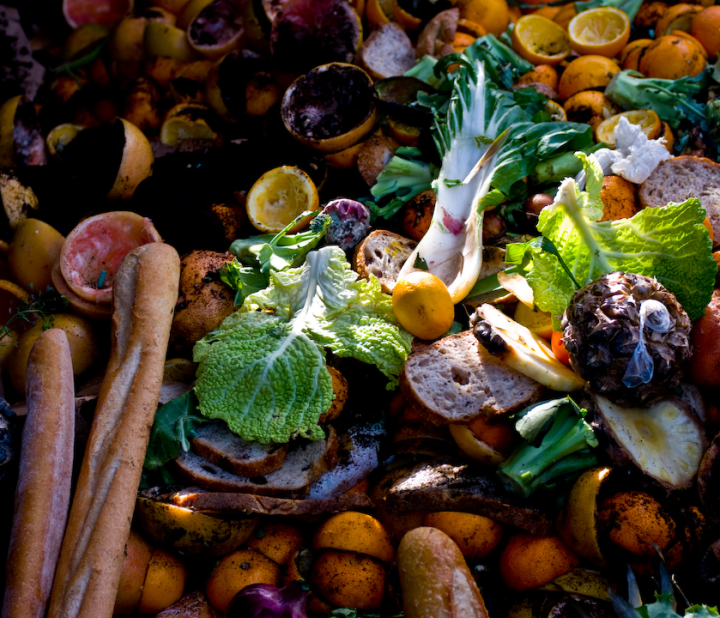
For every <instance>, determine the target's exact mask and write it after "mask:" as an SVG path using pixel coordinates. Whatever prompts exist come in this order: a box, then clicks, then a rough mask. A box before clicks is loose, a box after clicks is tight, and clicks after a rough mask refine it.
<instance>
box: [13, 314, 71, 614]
mask: <svg viewBox="0 0 720 618" xmlns="http://www.w3.org/2000/svg"><path fill="white" fill-rule="evenodd" d="M26 394H27V405H28V414H27V420H26V421H25V428H24V430H23V438H22V451H21V456H20V474H19V477H18V485H17V491H16V497H15V515H14V518H13V527H12V532H11V536H10V551H9V552H8V560H7V578H6V583H5V599H4V603H3V610H2V616H3V618H43V616H45V609H46V607H47V602H48V599H49V598H50V591H51V590H52V584H53V575H54V574H55V566H56V565H57V560H58V555H59V554H60V545H61V543H62V540H63V534H64V533H65V523H66V522H67V513H68V505H69V504H70V482H71V479H72V467H73V446H74V439H75V393H74V385H73V368H72V358H71V357H70V346H69V345H68V340H67V336H66V335H65V332H64V331H62V330H60V329H57V328H51V329H50V330H46V331H45V332H44V333H42V334H41V335H40V336H39V337H38V339H37V341H36V342H35V345H33V348H32V350H31V352H30V357H29V358H28V365H27V387H26Z"/></svg>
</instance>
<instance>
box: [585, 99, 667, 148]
mask: <svg viewBox="0 0 720 618" xmlns="http://www.w3.org/2000/svg"><path fill="white" fill-rule="evenodd" d="M620 118H625V119H626V120H627V121H628V122H629V123H630V124H636V125H640V128H641V129H642V132H643V133H644V134H645V135H647V138H648V139H655V138H656V137H658V136H659V135H660V132H661V131H662V122H660V117H659V116H658V115H657V114H656V113H655V112H654V111H653V110H651V109H635V110H631V111H629V112H621V113H620V114H615V115H614V116H612V117H610V118H608V119H607V120H604V121H603V122H601V123H600V124H599V125H598V128H597V129H596V133H595V134H596V137H597V141H599V142H605V143H606V144H607V145H608V146H609V147H610V148H615V127H616V126H617V124H618V122H620Z"/></svg>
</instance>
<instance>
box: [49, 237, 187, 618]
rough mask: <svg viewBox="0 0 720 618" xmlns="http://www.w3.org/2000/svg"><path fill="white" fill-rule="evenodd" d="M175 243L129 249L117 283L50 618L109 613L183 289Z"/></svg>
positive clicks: (92, 617) (103, 617) (100, 616)
mask: <svg viewBox="0 0 720 618" xmlns="http://www.w3.org/2000/svg"><path fill="white" fill-rule="evenodd" d="M179 277H180V259H179V257H178V255H177V252H176V251H175V249H173V248H172V247H170V246H169V245H165V244H162V243H150V244H147V245H143V246H141V247H138V248H137V249H133V250H132V251H131V252H130V253H128V254H127V256H126V257H125V259H124V260H123V262H122V264H121V265H120V268H119V269H118V272H117V275H116V277H115V281H114V284H113V317H112V342H111V343H112V350H111V353H110V362H109V363H108V368H107V373H106V374H105V379H104V380H103V384H102V387H101V389H100V394H99V396H98V403H97V408H96V411H95V419H94V421H93V425H92V429H91V431H90V437H89V439H88V444H87V448H86V450H85V456H84V458H83V463H82V468H81V470H80V478H79V480H78V486H77V491H76V493H75V498H74V500H73V504H72V509H71V511H70V520H69V522H68V527H67V532H66V534H65V540H64V541H63V546H62V551H61V553H60V560H59V562H58V569H57V573H56V575H55V583H54V585H53V591H52V596H51V599H50V609H49V612H48V617H49V618H110V617H111V616H112V613H113V606H114V603H115V596H116V593H117V587H118V582H119V580H120V572H121V570H122V563H123V558H124V547H125V543H126V541H127V538H128V534H129V532H130V523H131V520H132V514H133V509H134V507H135V499H136V494H137V489H138V486H139V484H140V474H141V472H142V466H143V460H144V458H145V451H146V450H147V444H148V440H149V437H150V428H151V427H152V423H153V418H154V416H155V410H156V409H157V404H158V397H159V396H160V387H161V386H162V376H163V365H164V362H165V355H166V352H167V343H168V338H169V335H170V325H171V322H172V316H173V309H174V307H175V302H176V300H177V295H178V280H179Z"/></svg>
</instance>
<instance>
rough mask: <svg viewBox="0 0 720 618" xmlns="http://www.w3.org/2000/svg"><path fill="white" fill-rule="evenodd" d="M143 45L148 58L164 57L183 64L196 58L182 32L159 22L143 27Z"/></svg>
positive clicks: (185, 35)
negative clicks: (180, 61)
mask: <svg viewBox="0 0 720 618" xmlns="http://www.w3.org/2000/svg"><path fill="white" fill-rule="evenodd" d="M144 44H145V53H147V55H148V56H150V57H154V56H166V57H168V58H175V59H176V60H182V61H185V62H189V61H190V60H195V59H196V58H197V54H196V53H195V51H194V50H193V48H192V47H191V46H190V42H189V41H188V38H187V33H186V32H185V31H184V30H180V28H175V27H174V26H168V25H167V24H163V23H161V22H159V21H151V22H148V24H147V26H145V35H144Z"/></svg>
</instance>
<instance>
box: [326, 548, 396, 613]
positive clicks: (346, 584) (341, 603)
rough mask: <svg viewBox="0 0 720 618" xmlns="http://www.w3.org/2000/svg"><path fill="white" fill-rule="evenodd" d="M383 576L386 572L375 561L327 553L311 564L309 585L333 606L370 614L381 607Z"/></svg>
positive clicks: (383, 587) (383, 585)
mask: <svg viewBox="0 0 720 618" xmlns="http://www.w3.org/2000/svg"><path fill="white" fill-rule="evenodd" d="M385 576H386V574H385V568H384V567H383V566H382V564H381V563H380V562H379V561H378V560H376V559H375V558H371V557H370V556H363V555H362V554H356V553H352V552H344V551H327V552H324V553H323V554H321V555H320V556H319V557H318V558H317V559H316V560H315V563H314V564H313V570H312V583H313V586H314V587H315V590H316V591H317V592H318V593H319V594H320V595H321V596H322V597H323V598H324V599H326V600H327V601H329V602H330V603H332V604H333V605H337V606H338V607H350V608H354V609H364V610H369V609H377V608H378V607H380V605H381V604H382V601H383V594H384V591H385Z"/></svg>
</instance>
